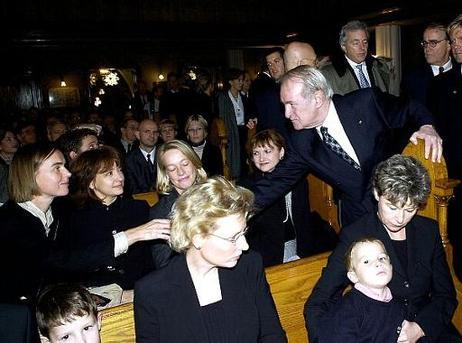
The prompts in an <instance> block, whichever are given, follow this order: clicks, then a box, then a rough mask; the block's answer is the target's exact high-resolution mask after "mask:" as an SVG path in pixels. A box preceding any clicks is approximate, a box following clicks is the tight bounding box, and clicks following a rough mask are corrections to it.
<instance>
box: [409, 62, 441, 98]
mask: <svg viewBox="0 0 462 343" xmlns="http://www.w3.org/2000/svg"><path fill="white" fill-rule="evenodd" d="M433 77H434V76H433V71H432V67H431V66H430V65H429V64H425V65H422V66H421V67H420V68H416V69H414V70H411V71H409V72H408V73H406V74H404V76H403V81H401V91H402V94H405V95H407V96H409V97H411V98H413V99H416V100H418V101H419V102H420V103H422V104H426V103H427V94H428V87H429V85H430V81H431V80H432V79H433Z"/></svg>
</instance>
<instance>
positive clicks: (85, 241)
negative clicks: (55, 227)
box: [69, 197, 153, 289]
mask: <svg viewBox="0 0 462 343" xmlns="http://www.w3.org/2000/svg"><path fill="white" fill-rule="evenodd" d="M148 217H149V206H148V204H147V203H146V202H145V201H141V200H133V199H131V198H124V197H118V198H117V199H116V201H114V202H113V203H112V204H110V205H109V206H107V205H104V204H103V203H101V202H100V201H96V200H92V199H90V200H88V201H87V202H86V203H85V204H84V205H83V206H81V207H80V208H78V209H76V210H74V212H73V213H72V215H71V219H70V221H69V225H70V228H69V230H70V235H71V244H72V245H73V246H74V247H76V248H80V247H85V246H88V245H89V244H91V243H94V242H102V241H107V240H111V239H112V237H113V235H114V234H115V233H118V232H123V231H125V230H128V229H131V228H134V227H137V226H139V225H142V224H144V223H146V222H147V221H148ZM149 247H150V244H149V243H148V242H138V243H137V244H135V245H132V246H131V247H130V248H129V250H128V251H127V253H125V254H122V255H120V256H118V257H117V258H116V259H115V263H114V264H111V265H108V266H104V267H102V268H99V269H96V270H93V271H92V272H90V273H80V275H77V274H76V275H75V277H76V280H77V281H79V282H84V283H85V285H86V286H101V285H107V284H110V283H117V284H118V285H120V286H121V287H122V288H123V289H133V286H134V283H135V281H136V280H138V279H139V278H141V277H142V276H144V275H146V274H147V273H148V272H150V271H151V270H152V268H153V266H152V263H150V262H151V261H150V259H149V257H150V255H151V254H150V249H149Z"/></svg>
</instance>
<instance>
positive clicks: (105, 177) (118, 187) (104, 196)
mask: <svg viewBox="0 0 462 343" xmlns="http://www.w3.org/2000/svg"><path fill="white" fill-rule="evenodd" d="M89 187H90V188H91V189H92V190H93V192H95V195H96V196H97V197H98V199H100V200H101V201H103V202H106V201H107V202H109V203H110V202H112V200H113V199H114V198H115V197H117V196H118V195H121V194H122V193H123V192H124V174H123V172H122V169H121V168H120V167H119V166H118V165H117V164H116V163H115V162H114V164H113V165H112V168H111V169H109V170H107V171H105V172H103V171H100V172H98V174H96V176H95V178H94V179H93V181H92V182H91V183H90V186H89Z"/></svg>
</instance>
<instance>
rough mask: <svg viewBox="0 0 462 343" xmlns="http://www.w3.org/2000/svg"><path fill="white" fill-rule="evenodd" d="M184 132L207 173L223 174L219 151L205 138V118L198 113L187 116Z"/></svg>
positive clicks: (206, 125)
mask: <svg viewBox="0 0 462 343" xmlns="http://www.w3.org/2000/svg"><path fill="white" fill-rule="evenodd" d="M185 132H186V138H187V140H188V143H189V144H190V145H191V147H192V148H193V150H194V152H195V153H196V154H197V156H199V158H200V159H201V162H202V166H203V167H204V170H205V171H206V172H207V175H208V176H213V175H223V158H222V157H221V151H220V149H219V148H218V147H217V146H215V145H213V144H212V143H210V142H209V141H208V140H207V135H208V124H207V120H205V118H204V117H203V116H201V115H200V114H195V115H192V116H189V117H188V120H186V126H185Z"/></svg>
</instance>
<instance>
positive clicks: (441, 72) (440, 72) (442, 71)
mask: <svg viewBox="0 0 462 343" xmlns="http://www.w3.org/2000/svg"><path fill="white" fill-rule="evenodd" d="M438 70H439V73H438V75H439V74H443V73H444V67H439V68H438Z"/></svg>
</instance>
